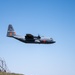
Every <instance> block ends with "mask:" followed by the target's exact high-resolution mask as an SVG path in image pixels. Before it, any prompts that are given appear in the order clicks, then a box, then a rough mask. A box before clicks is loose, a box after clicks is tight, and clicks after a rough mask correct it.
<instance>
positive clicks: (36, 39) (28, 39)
mask: <svg viewBox="0 0 75 75" xmlns="http://www.w3.org/2000/svg"><path fill="white" fill-rule="evenodd" d="M7 36H8V37H12V38H15V39H17V40H19V41H21V42H24V43H33V44H53V43H55V41H54V40H53V39H52V38H45V37H40V36H39V35H38V36H33V35H32V34H26V35H25V36H24V37H22V36H19V35H16V33H15V31H14V29H13V26H12V25H11V24H9V26H8V31H7Z"/></svg>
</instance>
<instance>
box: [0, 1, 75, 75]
mask: <svg viewBox="0 0 75 75" xmlns="http://www.w3.org/2000/svg"><path fill="white" fill-rule="evenodd" d="M9 24H12V25H13V27H14V30H15V31H16V34H18V35H22V36H25V34H26V33H31V34H33V35H38V34H40V35H41V36H48V37H52V38H53V39H54V40H55V41H56V43H55V44H52V45H36V44H25V43H22V42H20V41H17V40H15V39H13V38H9V37H6V33H7V28H8V25H9ZM0 43H1V46H0V57H1V58H4V59H5V60H6V63H7V66H8V68H9V69H10V71H11V72H16V73H23V74H25V75H75V0H0Z"/></svg>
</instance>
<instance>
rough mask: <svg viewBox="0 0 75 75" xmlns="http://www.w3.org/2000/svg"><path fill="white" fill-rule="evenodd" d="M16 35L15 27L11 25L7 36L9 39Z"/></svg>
mask: <svg viewBox="0 0 75 75" xmlns="http://www.w3.org/2000/svg"><path fill="white" fill-rule="evenodd" d="M15 35H16V33H15V32H14V28H13V26H12V25H11V24H9V26H8V31H7V36H8V37H13V36H15Z"/></svg>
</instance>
